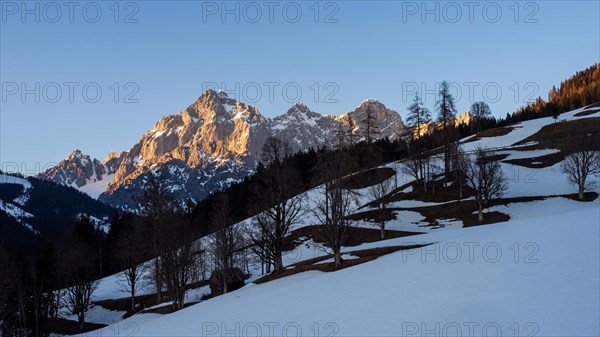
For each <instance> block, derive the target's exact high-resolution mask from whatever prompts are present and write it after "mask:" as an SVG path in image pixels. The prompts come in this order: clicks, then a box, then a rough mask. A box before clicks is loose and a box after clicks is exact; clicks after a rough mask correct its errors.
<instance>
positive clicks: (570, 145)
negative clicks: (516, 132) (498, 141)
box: [504, 117, 600, 168]
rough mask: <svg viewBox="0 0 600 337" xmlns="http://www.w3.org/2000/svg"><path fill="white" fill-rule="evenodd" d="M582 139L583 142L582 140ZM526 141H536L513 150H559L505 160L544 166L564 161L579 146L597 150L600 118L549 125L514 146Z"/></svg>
mask: <svg viewBox="0 0 600 337" xmlns="http://www.w3.org/2000/svg"><path fill="white" fill-rule="evenodd" d="M584 137H585V138H584ZM584 139H585V142H583V140H584ZM528 142H538V144H535V145H531V146H525V147H521V148H519V149H516V150H520V151H531V150H540V149H558V150H560V152H557V153H553V154H549V155H545V156H540V157H535V158H522V159H510V160H505V161H504V162H505V163H509V164H513V165H519V166H524V167H528V168H543V167H549V166H552V165H555V164H556V163H559V162H561V161H563V160H564V159H565V157H566V156H568V155H570V154H572V153H573V152H575V151H576V149H578V148H583V149H586V150H600V117H591V118H586V119H579V120H573V121H567V122H559V123H553V124H549V125H546V126H544V127H543V128H542V129H540V131H538V132H537V133H535V134H533V135H531V136H529V137H527V138H525V139H523V140H521V141H519V142H517V143H515V144H513V145H522V144H526V143H528Z"/></svg>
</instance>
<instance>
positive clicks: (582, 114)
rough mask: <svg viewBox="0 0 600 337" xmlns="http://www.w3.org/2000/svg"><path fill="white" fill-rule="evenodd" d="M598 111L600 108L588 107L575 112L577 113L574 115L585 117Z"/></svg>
mask: <svg viewBox="0 0 600 337" xmlns="http://www.w3.org/2000/svg"><path fill="white" fill-rule="evenodd" d="M598 111H600V109H587V108H586V109H585V110H583V111H582V112H578V113H576V114H575V115H573V116H575V117H584V116H589V115H593V114H595V113H596V112H598Z"/></svg>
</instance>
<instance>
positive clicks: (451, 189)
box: [386, 179, 475, 202]
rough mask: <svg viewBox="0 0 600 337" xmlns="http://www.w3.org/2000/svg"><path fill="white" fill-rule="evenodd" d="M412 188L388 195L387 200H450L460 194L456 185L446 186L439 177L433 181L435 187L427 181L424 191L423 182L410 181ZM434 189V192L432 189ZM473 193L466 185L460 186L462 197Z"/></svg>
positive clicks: (457, 197) (456, 198)
mask: <svg viewBox="0 0 600 337" xmlns="http://www.w3.org/2000/svg"><path fill="white" fill-rule="evenodd" d="M412 186H413V190H412V191H411V192H408V193H406V192H398V193H395V194H393V195H390V196H389V197H388V198H386V199H387V200H389V201H390V202H394V201H402V200H417V201H424V202H448V201H452V200H458V199H459V196H460V188H458V187H457V186H454V185H451V186H448V187H444V181H443V179H440V180H438V181H436V182H435V189H434V188H433V187H434V186H433V184H432V183H429V184H428V185H427V191H425V187H424V186H423V184H421V183H419V184H417V183H416V182H413V183H412ZM434 190H435V193H432V191H434ZM474 195H475V190H473V189H472V188H470V187H468V186H463V188H462V198H463V199H464V198H468V197H471V196H474Z"/></svg>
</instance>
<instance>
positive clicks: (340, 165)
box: [313, 153, 356, 268]
mask: <svg viewBox="0 0 600 337" xmlns="http://www.w3.org/2000/svg"><path fill="white" fill-rule="evenodd" d="M347 162H348V159H347V158H344V155H343V154H341V153H337V154H335V153H332V154H330V155H329V156H327V158H324V159H323V160H322V162H321V164H320V165H319V170H320V174H322V175H323V177H324V180H325V183H324V184H323V185H321V187H319V190H320V193H321V197H320V201H319V202H317V205H316V207H314V208H313V212H314V214H315V216H316V218H317V219H318V221H319V224H320V231H319V234H320V236H321V239H322V240H323V243H324V244H325V246H327V247H328V248H329V249H331V251H332V252H333V255H334V261H335V267H336V268H339V267H340V265H341V263H342V256H341V249H342V246H343V245H344V241H345V240H346V237H347V235H348V231H349V229H350V228H351V226H352V220H351V219H349V215H350V212H351V211H352V209H353V206H354V203H355V197H356V193H355V192H354V191H352V190H350V189H349V188H347V187H346V186H344V184H343V183H344V180H343V177H344V176H345V175H346V174H348V173H349V170H348V166H349V165H348V163H347Z"/></svg>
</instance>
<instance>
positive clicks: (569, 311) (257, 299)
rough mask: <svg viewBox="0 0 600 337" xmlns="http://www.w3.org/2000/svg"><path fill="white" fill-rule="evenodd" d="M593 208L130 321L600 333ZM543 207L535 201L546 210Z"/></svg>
mask: <svg viewBox="0 0 600 337" xmlns="http://www.w3.org/2000/svg"><path fill="white" fill-rule="evenodd" d="M586 206H587V207H581V208H580V209H576V210H574V211H570V212H569V211H566V212H561V213H558V214H552V215H547V216H540V217H535V218H530V219H522V220H521V219H519V220H515V221H511V222H509V223H502V224H496V225H489V226H481V227H473V228H466V229H461V230H454V231H439V232H436V233H431V234H426V235H421V236H418V237H410V238H403V239H394V240H387V241H385V242H381V243H378V244H368V245H365V246H364V248H366V247H372V246H381V245H382V244H383V245H404V244H409V243H413V242H435V244H434V245H432V246H428V247H426V248H421V249H417V250H410V251H403V252H397V253H393V254H390V255H387V256H384V257H381V258H379V259H377V260H375V261H373V262H370V263H366V264H362V265H358V266H355V267H351V268H348V269H344V270H341V271H338V272H333V273H322V272H307V273H301V274H298V275H295V276H291V277H287V278H283V279H280V280H276V281H272V282H269V283H266V284H261V285H249V286H246V287H244V288H242V289H240V290H238V291H236V292H233V293H230V294H226V295H223V296H219V297H217V298H214V299H211V300H208V301H205V302H202V303H199V304H197V305H194V306H192V307H190V308H187V309H184V310H181V311H179V312H176V313H173V314H170V315H167V316H162V317H157V318H154V319H152V320H148V321H145V322H140V321H137V320H138V319H139V318H133V319H132V321H133V322H135V325H134V326H135V332H136V334H137V335H143V336H174V335H178V336H222V335H224V334H225V333H231V334H232V335H238V336H239V335H244V333H245V332H250V331H252V332H253V333H254V331H256V330H255V329H260V330H259V331H261V333H260V334H259V335H261V336H265V335H266V334H265V333H267V332H268V331H269V330H268V329H270V328H272V329H275V330H274V331H275V335H286V333H292V331H293V335H294V336H296V335H302V336H314V335H315V329H318V332H319V334H318V335H330V334H331V333H334V332H335V335H338V336H367V335H368V336H392V335H408V336H410V335H411V334H413V335H414V336H423V335H424V333H425V332H426V330H427V331H430V330H433V331H434V332H433V334H432V335H445V334H444V331H456V330H453V329H457V328H458V329H461V330H460V331H462V333H460V334H459V335H461V336H470V335H469V334H467V333H468V331H469V330H468V329H474V330H472V331H474V333H475V334H474V335H477V336H480V335H489V334H488V333H491V331H496V330H498V331H500V334H501V335H507V336H508V335H510V336H513V335H514V334H515V331H518V332H516V333H517V334H519V335H530V334H535V335H537V336H594V335H598V333H599V332H600V330H599V329H600V326H599V321H598V320H597V318H598V315H599V314H600V311H599V302H598V300H599V299H600V293H599V288H598V284H599V282H600V278H599V271H600V270H599V265H600V264H599V258H600V254H599V249H598V247H599V246H598V238H599V235H600V232H599V230H598V229H599V226H598V223H599V222H600V217H599V212H598V206H599V205H598V202H594V203H590V204H587V205H586ZM537 207H539V209H536V207H535V206H534V207H531V208H533V209H536V210H537V211H538V212H540V213H543V212H544V211H543V210H544V208H546V207H545V205H544V204H540V205H538V206H537ZM357 248H359V247H357ZM123 323H125V322H123ZM123 323H121V326H122V324H123ZM118 328H119V326H109V327H108V328H106V331H101V332H99V333H102V334H104V332H107V333H108V331H113V330H114V329H118ZM446 329H448V330H446ZM450 329H452V330H450ZM488 329H489V330H488ZM515 329H518V330H515ZM297 331H298V332H300V333H296V332H297ZM430 333H431V332H430ZM494 335H496V334H495V333H494Z"/></svg>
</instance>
